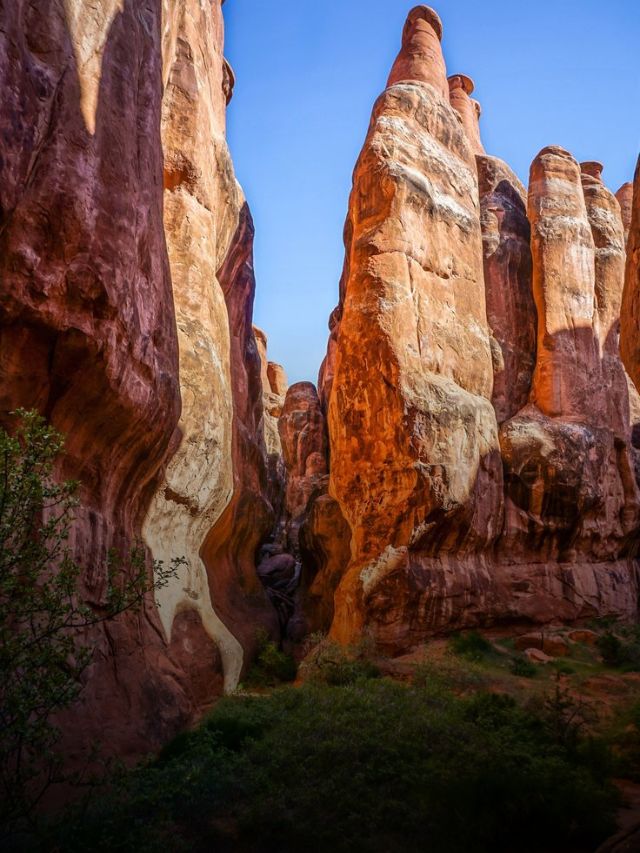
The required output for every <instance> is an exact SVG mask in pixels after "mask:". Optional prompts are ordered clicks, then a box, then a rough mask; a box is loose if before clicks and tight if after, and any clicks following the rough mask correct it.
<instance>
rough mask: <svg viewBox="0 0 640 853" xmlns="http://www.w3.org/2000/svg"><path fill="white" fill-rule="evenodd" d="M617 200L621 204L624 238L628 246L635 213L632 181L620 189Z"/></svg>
mask: <svg viewBox="0 0 640 853" xmlns="http://www.w3.org/2000/svg"><path fill="white" fill-rule="evenodd" d="M616 198H617V199H618V202H619V203H620V210H621V212H622V224H623V226H624V238H625V244H626V241H627V238H628V237H629V230H630V228H631V215H632V211H633V184H632V183H631V181H627V183H626V184H623V185H622V186H621V187H620V189H619V190H618V192H617V193H616Z"/></svg>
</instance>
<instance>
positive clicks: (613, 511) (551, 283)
mask: <svg viewBox="0 0 640 853" xmlns="http://www.w3.org/2000/svg"><path fill="white" fill-rule="evenodd" d="M599 173H600V168H598V167H597V166H595V165H594V164H585V166H584V167H583V172H582V180H581V172H580V167H579V166H578V164H577V163H576V161H575V160H574V159H573V157H571V155H570V154H568V153H567V152H566V151H564V150H563V149H561V148H557V147H551V148H546V149H543V151H541V152H540V154H539V155H538V157H537V158H536V159H535V160H534V163H533V165H532V168H531V176H530V185H529V218H530V221H531V226H532V251H533V260H534V278H533V282H534V295H535V298H536V303H537V307H538V318H539V323H538V349H537V361H536V370H535V373H534V378H533V385H532V391H531V403H530V405H529V406H527V407H525V408H524V409H523V410H522V412H521V413H519V414H518V415H517V416H516V417H515V418H513V419H512V420H510V421H509V422H507V423H506V424H504V425H503V428H502V430H501V445H502V450H503V457H504V460H505V465H506V471H507V476H506V482H507V494H508V504H507V506H508V509H509V512H508V516H507V519H508V521H507V530H506V531H505V537H506V540H507V542H508V548H509V551H510V553H511V554H513V553H514V551H517V552H520V551H527V550H529V551H533V549H534V548H535V549H538V550H542V551H543V553H545V554H546V555H547V558H552V559H557V560H558V561H559V562H560V563H566V564H573V565H574V566H576V568H575V569H572V570H573V571H576V572H577V571H580V573H581V575H582V577H581V578H580V579H579V580H580V581H581V580H583V578H584V576H585V574H588V573H590V572H591V571H596V569H595V568H593V566H596V565H600V563H601V562H602V561H606V560H615V559H616V558H617V557H619V556H620V554H621V553H622V552H623V551H624V544H625V540H626V538H627V537H628V536H629V534H630V533H631V532H632V531H634V530H635V529H636V527H637V521H638V508H639V505H638V490H637V485H636V482H635V476H634V472H633V466H632V463H631V457H630V438H631V437H630V422H629V401H628V389H627V383H626V377H625V375H624V370H623V368H622V364H621V362H620V359H619V356H618V335H617V332H618V327H617V318H618V316H619V311H620V297H621V289H622V281H623V270H624V246H623V243H624V238H623V229H622V221H621V217H620V208H619V205H618V204H617V202H616V200H615V198H614V196H613V195H612V194H611V193H610V192H609V191H608V190H607V189H606V188H605V187H604V185H603V184H602V181H601V179H600V174H599ZM594 238H595V241H594ZM583 562H584V563H587V564H588V566H586V567H585V566H582V565H581V563H583ZM592 564H593V565H592ZM601 568H602V567H601ZM565 570H569V569H568V566H567V568H566V569H565ZM607 570H609V571H612V572H613V571H615V566H610V567H608V569H607ZM622 571H623V572H624V569H622ZM629 571H631V569H629ZM576 580H578V579H576ZM573 583H574V584H575V583H576V581H574V582H573Z"/></svg>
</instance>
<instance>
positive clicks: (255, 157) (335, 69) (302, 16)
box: [224, 0, 640, 382]
mask: <svg viewBox="0 0 640 853" xmlns="http://www.w3.org/2000/svg"><path fill="white" fill-rule="evenodd" d="M412 5H413V4H412V3H411V2H407V0H321V2H318V0H228V2H227V3H225V6H224V12H225V19H226V55H227V57H228V59H229V61H230V62H231V64H232V66H233V68H234V70H235V72H236V76H237V83H236V88H235V91H234V97H233V100H232V102H231V104H230V107H229V112H228V138H229V145H230V147H231V152H232V155H233V159H234V163H235V167H236V173H237V175H238V178H239V180H240V182H241V183H242V185H243V187H244V190H245V193H246V195H247V199H248V201H249V204H250V206H251V209H252V211H253V217H254V220H255V225H256V243H255V266H256V276H257V293H256V303H255V314H254V316H255V322H256V324H257V325H259V326H260V327H262V328H263V329H264V330H265V332H266V333H267V335H268V337H269V357H270V359H271V360H273V361H278V362H280V363H281V364H283V365H284V367H285V369H286V370H287V373H288V375H289V379H290V381H291V382H295V381H300V380H303V379H310V380H312V381H314V382H315V380H316V377H317V372H318V367H319V365H320V362H321V360H322V358H323V357H324V352H325V347H326V340H327V334H328V332H327V320H328V318H329V314H330V312H331V310H332V309H333V307H334V305H335V303H336V300H337V294H338V281H339V278H340V271H341V268H342V258H343V247H342V227H343V224H344V218H345V214H346V209H347V201H348V197H349V191H350V188H351V174H352V170H353V166H354V165H355V161H356V158H357V156H358V153H359V151H360V148H361V146H362V143H363V141H364V137H365V134H366V130H367V126H368V123H369V116H370V113H371V108H372V106H373V102H374V100H375V98H376V97H377V96H378V94H379V93H380V92H381V91H382V90H383V88H384V85H385V82H386V78H387V74H388V72H389V69H390V66H391V63H392V62H393V59H394V57H395V55H396V53H397V51H398V47H399V43H400V35H401V32H402V25H403V23H404V19H405V17H406V14H407V12H408V11H409V9H410V8H411V6H412ZM433 5H434V7H435V8H436V9H437V11H438V13H439V14H440V17H441V18H442V20H443V24H444V39H443V48H444V54H445V59H446V61H447V68H448V72H449V74H454V73H464V74H468V75H469V76H470V77H473V79H474V80H475V82H476V91H475V94H474V97H476V98H478V100H479V101H480V102H481V104H482V107H483V116H482V136H483V141H484V144H485V147H486V149H487V151H488V152H489V153H490V154H495V155H496V156H499V157H502V158H503V159H505V160H506V161H507V162H508V163H509V164H510V165H511V166H512V168H514V169H515V171H516V172H517V173H518V174H519V175H520V177H521V178H522V179H523V181H524V182H525V183H526V180H527V175H528V172H529V165H530V163H531V160H532V159H533V157H534V156H535V155H536V153H537V152H538V151H539V150H540V149H541V148H542V147H544V146H545V145H550V144H558V145H562V146H564V147H565V148H567V149H568V150H570V151H571V152H572V153H573V154H574V155H575V156H576V157H577V158H578V159H579V160H601V161H602V162H603V163H604V164H605V171H604V175H603V177H604V180H605V182H606V183H607V185H608V186H610V187H611V188H612V189H614V190H617V189H618V187H619V186H620V184H622V183H623V182H624V181H626V180H630V178H631V176H632V174H633V168H634V164H635V160H636V157H637V154H638V150H639V149H640V0H607V2H604V3H603V2H602V0H535V2H531V0H482V2H481V0H440V2H437V3H434V4H433Z"/></svg>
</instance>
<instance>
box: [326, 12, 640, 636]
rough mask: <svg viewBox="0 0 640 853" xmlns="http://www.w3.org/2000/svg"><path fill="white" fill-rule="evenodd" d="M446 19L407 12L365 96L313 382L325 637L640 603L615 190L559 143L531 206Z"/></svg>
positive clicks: (537, 177) (410, 631) (569, 614)
mask: <svg viewBox="0 0 640 853" xmlns="http://www.w3.org/2000/svg"><path fill="white" fill-rule="evenodd" d="M441 35H442V30H441V26H440V24H439V21H438V19H437V16H436V15H435V13H434V12H433V11H432V10H431V9H429V8H427V7H424V6H418V7H416V8H415V9H414V10H413V11H412V12H411V13H410V14H409V18H408V20H407V24H406V27H405V30H404V34H403V44H402V50H401V52H400V55H399V57H398V59H397V60H396V62H395V64H394V67H393V69H392V72H391V76H390V78H389V84H388V88H387V89H386V91H385V92H384V93H383V95H382V96H381V97H380V98H379V100H378V102H377V103H376V105H375V107H374V111H373V117H372V121H371V125H370V129H369V133H368V136H367V139H366V141H365V145H364V148H363V151H362V153H361V155H360V158H359V160H358V163H357V165H356V169H355V172H354V186H353V191H352V195H351V200H350V205H349V215H348V220H347V225H346V227H345V248H346V258H345V268H344V273H343V277H342V280H341V285H340V302H339V305H338V308H337V309H336V312H335V313H334V315H333V316H332V321H331V324H330V328H331V337H330V341H329V347H328V352H327V358H326V359H325V362H324V364H323V367H322V369H321V374H320V378H319V384H320V388H321V399H323V401H325V405H326V407H327V411H328V429H329V442H330V495H331V496H332V497H333V498H334V499H335V500H336V501H337V503H338V505H339V507H340V510H341V511H342V513H343V515H344V518H345V519H346V520H347V522H348V524H349V527H350V530H351V533H352V543H351V559H350V562H349V565H348V567H347V569H346V571H345V573H344V577H343V578H342V580H341V582H340V584H339V586H338V588H337V591H336V595H335V615H334V620H333V625H332V634H333V636H334V637H336V638H337V639H339V640H341V641H349V640H352V639H354V638H356V637H358V636H360V635H361V634H362V632H363V631H365V630H366V631H369V632H371V633H372V634H373V636H374V638H375V640H376V641H377V642H378V644H379V646H381V647H382V648H383V649H386V650H387V651H398V650H400V649H405V648H407V647H408V646H410V645H412V644H414V643H416V642H420V641H421V640H423V639H424V638H425V637H426V636H428V635H429V634H430V633H434V632H437V631H440V630H447V629H448V630H451V629H452V628H460V627H465V626H471V625H488V624H495V623H499V622H500V621H507V622H514V621H519V622H522V623H523V624H524V625H526V624H531V623H536V622H538V623H539V622H545V621H550V620H553V619H559V620H566V621H570V620H574V619H579V618H581V617H585V616H590V615H594V614H607V613H610V614H616V615H623V616H631V615H633V614H635V613H636V610H637V593H638V582H637V568H636V564H635V561H634V560H633V559H631V554H632V553H633V549H634V547H635V546H634V544H633V543H634V542H635V540H636V538H637V532H638V512H639V508H640V505H639V496H638V487H637V484H636V480H635V476H634V473H635V472H634V467H633V462H632V453H631V428H630V403H629V393H628V386H627V380H626V377H625V374H624V370H623V368H622V365H621V362H620V359H619V356H618V352H617V329H618V323H617V321H618V316H619V311H620V295H621V290H622V268H623V263H624V234H623V225H622V220H621V214H620V207H619V205H618V203H617V202H616V200H615V198H614V196H613V195H612V194H611V193H610V192H609V191H608V190H606V188H605V187H604V185H603V184H602V181H601V179H600V177H599V171H598V169H597V167H596V166H595V165H594V164H585V165H584V169H583V173H582V176H581V170H580V167H579V166H578V164H577V163H576V162H575V160H574V159H573V158H572V157H571V155H569V154H568V153H567V152H565V151H563V150H562V149H560V148H554V147H551V148H548V149H544V150H543V151H542V152H541V153H540V155H539V156H538V157H537V158H536V160H535V161H534V164H533V167H532V173H531V184H530V188H529V197H528V215H527V208H526V207H525V191H524V188H523V187H522V186H521V185H520V183H519V181H518V179H517V178H516V177H515V175H514V174H513V172H512V171H511V170H510V169H509V168H508V166H506V164H504V163H502V162H501V161H499V160H497V159H496V158H493V157H489V156H487V155H485V154H484V153H483V148H482V143H481V141H480V137H479V130H478V123H477V119H478V116H479V108H478V107H476V106H475V104H474V102H472V101H471V99H470V97H469V95H470V94H471V90H472V84H471V82H470V80H469V78H466V77H464V76H462V75H457V76H455V77H453V78H449V85H447V80H446V72H445V69H444V61H443V59H442V54H441V51H440V45H439V40H440V38H441ZM452 107H455V110H454V109H452ZM474 153H477V157H474V156H473V155H474ZM476 163H477V175H478V177H479V182H480V186H478V180H477V178H476ZM481 236H482V240H481ZM530 239H531V244H530V245H529V240H530ZM483 250H484V251H483ZM483 261H484V263H483ZM485 293H486V308H485ZM534 297H535V305H534ZM487 320H488V323H487ZM492 331H493V335H492V334H491V332H492ZM536 339H537V340H536ZM492 356H493V360H492ZM491 403H493V405H491ZM494 407H495V409H494ZM498 423H500V424H501V427H500V441H499V444H498V440H497V424H498ZM501 457H502V458H501ZM503 466H504V471H505V483H504V486H503V478H502V473H503ZM503 502H504V506H505V507H506V513H504V514H503Z"/></svg>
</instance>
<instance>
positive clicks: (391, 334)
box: [328, 7, 502, 639]
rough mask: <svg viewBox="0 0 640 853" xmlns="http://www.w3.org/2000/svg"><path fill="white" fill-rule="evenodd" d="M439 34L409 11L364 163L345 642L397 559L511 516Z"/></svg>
mask: <svg viewBox="0 0 640 853" xmlns="http://www.w3.org/2000/svg"><path fill="white" fill-rule="evenodd" d="M440 34H441V27H440V25H439V21H438V19H437V16H435V13H433V12H432V11H431V10H430V9H428V8H427V7H417V8H416V9H414V10H413V12H411V13H410V15H409V18H408V21H407V25H406V27H405V31H404V35H403V47H402V50H401V52H400V55H399V57H398V59H397V60H396V63H395V65H394V68H393V70H392V72H391V76H390V78H389V86H388V88H387V89H386V91H385V92H384V93H383V94H382V96H381V97H380V98H379V99H378V102H377V103H376V106H375V108H374V112H373V117H372V121H371V126H370V129H369V134H368V136H367V140H366V142H365V145H364V148H363V151H362V154H361V155H360V159H359V161H358V164H357V166H356V169H355V173H354V185H353V191H352V194H351V200H350V205H349V216H348V224H347V226H346V228H345V235H346V254H347V261H346V264H345V277H344V279H343V282H344V284H343V286H344V300H343V304H342V312H341V313H342V316H341V319H340V323H339V332H338V338H337V348H336V352H335V360H334V364H333V382H332V388H331V394H330V399H329V405H328V423H329V436H330V456H331V486H330V494H331V495H332V496H333V497H334V498H335V499H336V500H337V501H338V503H339V504H340V508H341V510H342V512H343V514H344V517H345V518H346V520H347V521H348V523H349V525H350V528H351V531H352V535H353V540H352V561H351V564H350V566H349V569H348V570H347V573H346V575H345V578H344V580H343V581H342V583H341V585H340V589H339V590H338V593H337V596H336V613H335V618H334V623H333V631H334V633H335V634H336V636H339V637H340V638H341V639H348V638H349V637H351V636H352V635H353V634H354V633H358V632H359V631H360V630H361V629H362V627H363V623H364V618H365V612H366V605H365V604H364V598H365V597H366V596H367V595H368V593H369V592H370V590H371V589H372V587H373V586H376V585H377V584H378V583H379V581H380V580H381V579H382V576H383V575H385V574H388V573H389V571H391V568H390V567H391V564H393V565H395V564H396V563H397V562H398V560H399V559H400V557H399V556H398V555H400V554H403V555H405V554H406V551H407V549H408V548H411V549H413V550H416V551H420V552H423V553H435V552H438V551H441V550H444V551H447V552H449V551H453V552H456V551H464V550H473V549H475V548H477V547H481V546H482V545H485V544H487V543H489V542H491V541H492V539H493V538H494V537H495V535H496V533H497V532H498V530H499V521H500V518H501V503H502V468H501V463H500V455H499V450H498V438H497V423H496V417H495V412H494V410H493V407H492V405H491V402H490V398H491V393H492V385H493V373H492V362H491V349H490V340H489V330H488V327H487V322H486V308H485V298H484V280H483V272H482V238H481V231H480V211H479V197H478V185H477V176H476V167H475V157H474V153H473V150H472V147H471V144H470V142H469V140H468V139H467V136H466V135H465V132H464V129H463V125H462V123H461V121H460V118H459V116H458V114H457V113H456V112H455V111H454V110H453V109H452V107H451V105H450V103H449V99H448V91H449V86H448V83H447V78H446V71H445V67H444V60H443V59H442V52H441V48H440V41H439V37H440Z"/></svg>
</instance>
